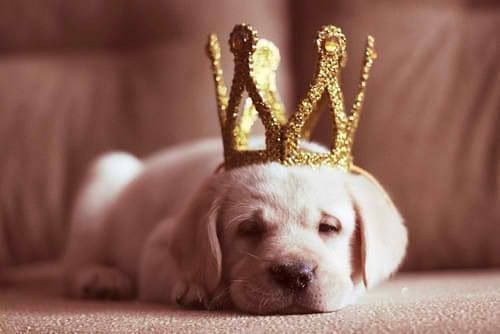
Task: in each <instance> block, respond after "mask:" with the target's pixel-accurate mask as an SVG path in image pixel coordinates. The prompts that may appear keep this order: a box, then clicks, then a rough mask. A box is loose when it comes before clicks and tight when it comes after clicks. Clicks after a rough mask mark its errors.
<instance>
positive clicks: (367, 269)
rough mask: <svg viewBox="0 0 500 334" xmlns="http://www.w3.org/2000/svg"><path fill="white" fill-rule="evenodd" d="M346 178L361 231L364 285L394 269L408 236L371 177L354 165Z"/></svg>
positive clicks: (390, 272) (396, 213) (372, 282)
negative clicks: (352, 170)
mask: <svg viewBox="0 0 500 334" xmlns="http://www.w3.org/2000/svg"><path fill="white" fill-rule="evenodd" d="M348 180H349V181H348V189H349V192H350V194H351V197H352V199H353V201H354V209H355V211H356V220H357V224H358V228H359V229H360V235H361V247H360V250H361V254H360V256H361V261H360V262H361V265H362V272H363V280H364V284H365V286H366V287H367V288H368V287H372V286H374V285H376V284H377V283H379V282H381V281H382V280H384V279H386V278H387V277H388V276H389V275H390V274H392V273H393V272H394V271H396V269H397V268H398V266H399V264H400V263H401V261H402V259H403V257H404V255H405V252H406V245H407V242H408V236H407V232H406V227H405V226H404V225H403V219H402V217H401V215H400V214H399V212H398V210H397V209H396V207H395V205H394V203H393V202H392V201H391V199H390V198H389V195H388V194H387V193H386V192H385V190H384V189H383V188H382V186H381V185H380V184H379V183H378V182H377V180H375V178H373V177H372V176H371V175H370V174H368V173H367V172H365V171H363V170H362V169H361V168H358V167H356V169H355V170H354V172H353V173H352V174H351V175H350V176H349V178H348Z"/></svg>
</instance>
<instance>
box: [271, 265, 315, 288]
mask: <svg viewBox="0 0 500 334" xmlns="http://www.w3.org/2000/svg"><path fill="white" fill-rule="evenodd" d="M269 272H270V274H271V277H272V278H273V280H274V281H275V282H276V283H278V284H279V285H280V286H282V287H284V288H288V289H291V290H294V291H298V290H303V289H305V288H307V287H308V286H309V284H310V283H311V282H312V280H313V276H314V273H313V269H312V268H311V267H310V266H309V265H307V264H305V263H287V264H275V265H272V266H271V267H270V268H269Z"/></svg>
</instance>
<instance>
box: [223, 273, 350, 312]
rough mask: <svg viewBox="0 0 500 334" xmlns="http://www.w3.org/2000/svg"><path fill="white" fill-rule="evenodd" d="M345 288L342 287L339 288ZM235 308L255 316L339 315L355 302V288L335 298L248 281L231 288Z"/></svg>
mask: <svg viewBox="0 0 500 334" xmlns="http://www.w3.org/2000/svg"><path fill="white" fill-rule="evenodd" d="M341 285H343V284H340V285H339V288H340V286H341ZM229 290H230V297H231V300H232V304H233V306H234V307H235V308H237V309H239V310H241V311H244V312H248V313H253V314H306V313H326V312H334V311H337V310H339V309H341V308H343V307H345V306H347V305H349V304H351V303H352V302H353V301H354V298H353V286H352V284H350V285H349V286H345V285H344V286H343V287H342V289H341V290H337V291H335V293H333V294H325V293H322V292H317V291H313V290H312V291H307V292H306V291H304V292H299V293H287V292H286V291H284V290H282V289H280V288H277V287H273V286H268V287H266V285H265V284H260V283H256V282H255V283H252V282H250V281H248V280H236V281H234V282H233V283H232V284H231V286H230V289H229Z"/></svg>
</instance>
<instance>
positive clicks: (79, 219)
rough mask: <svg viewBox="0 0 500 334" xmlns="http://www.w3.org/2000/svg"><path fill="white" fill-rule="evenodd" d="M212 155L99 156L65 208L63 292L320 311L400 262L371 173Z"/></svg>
mask: <svg viewBox="0 0 500 334" xmlns="http://www.w3.org/2000/svg"><path fill="white" fill-rule="evenodd" d="M304 148H305V149H308V150H311V151H316V152H323V151H325V148H323V147H321V146H319V145H317V144H313V143H304ZM221 157H222V145H221V144H220V140H206V141H201V142H198V143H193V144H188V145H183V146H179V147H176V148H172V149H170V150H167V151H165V152H162V153H160V154H158V155H157V156H154V157H153V158H151V159H149V160H145V161H139V160H137V159H136V158H134V157H132V156H130V155H128V154H125V153H110V154H108V155H105V156H103V157H101V158H99V159H98V160H97V161H96V162H95V164H94V165H93V167H92V168H91V170H90V172H89V175H88V178H87V180H86V182H85V184H84V186H83V188H82V190H81V192H80V195H79V199H78V202H77V204H76V207H75V209H74V215H73V219H72V230H71V233H70V239H69V244H68V249H67V252H66V256H65V261H64V263H65V278H66V284H67V290H68V293H69V294H70V295H71V296H73V297H77V298H113V299H123V298H134V297H138V298H139V299H142V300H146V301H157V302H162V303H168V304H179V305H183V306H191V307H192V306H201V307H206V308H208V309H213V308H220V307H225V308H229V307H233V308H236V309H239V310H242V311H246V312H251V313H257V314H270V313H302V312H329V311H334V310H337V309H340V308H342V307H344V306H346V305H348V304H350V303H352V302H354V301H355V299H356V298H357V297H358V296H359V295H360V294H361V293H362V292H363V291H364V290H365V289H366V288H368V287H372V286H374V285H375V284H377V283H378V282H380V281H382V280H384V279H386V278H387V277H388V276H389V275H390V274H391V273H393V272H394V271H395V270H396V269H397V267H398V265H399V264H400V262H401V260H402V258H403V256H404V254H405V250H406V243H407V232H406V228H405V227H404V225H403V221H402V219H401V216H400V215H399V213H398V211H397V210H396V208H395V207H394V205H393V204H392V202H391V201H390V199H389V198H388V196H387V194H386V193H385V192H384V190H383V189H382V188H381V187H380V185H378V184H377V183H376V181H374V180H373V179H371V178H369V177H367V176H364V175H362V174H353V173H348V172H345V171H343V170H341V169H336V168H331V167H320V168H312V167H307V166H293V167H286V166H283V165H280V164H278V163H268V164H261V165H250V166H247V167H242V168H236V169H231V170H229V171H224V170H223V169H221V170H217V167H218V166H219V164H220V163H221ZM216 170H217V171H216Z"/></svg>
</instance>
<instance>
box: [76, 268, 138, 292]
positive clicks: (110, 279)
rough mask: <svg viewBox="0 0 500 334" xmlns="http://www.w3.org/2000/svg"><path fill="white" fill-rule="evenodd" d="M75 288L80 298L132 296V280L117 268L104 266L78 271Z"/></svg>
mask: <svg viewBox="0 0 500 334" xmlns="http://www.w3.org/2000/svg"><path fill="white" fill-rule="evenodd" d="M76 280H77V281H76V285H77V286H76V288H77V291H78V296H79V297H80V298H89V299H110V300H120V299H130V298H132V297H133V286H132V282H131V280H130V278H129V277H127V275H125V274H124V273H122V272H121V271H119V270H118V269H115V268H112V267H106V266H99V265H96V266H91V267H87V268H84V269H82V270H81V271H80V272H78V275H77V278H76Z"/></svg>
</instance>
